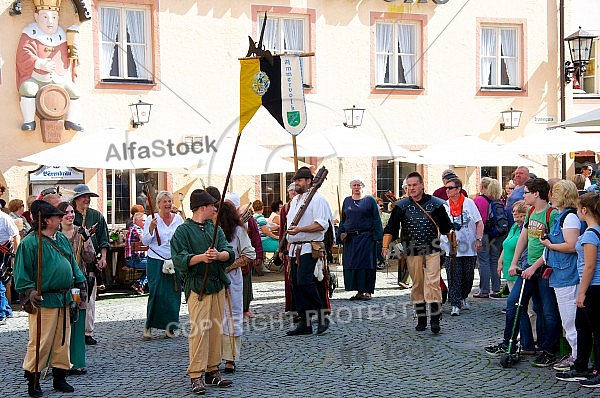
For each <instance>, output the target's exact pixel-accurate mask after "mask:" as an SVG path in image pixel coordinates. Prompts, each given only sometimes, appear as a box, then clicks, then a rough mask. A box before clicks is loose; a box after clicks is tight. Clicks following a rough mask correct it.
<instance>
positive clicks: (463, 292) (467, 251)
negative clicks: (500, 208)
mask: <svg viewBox="0 0 600 398" xmlns="http://www.w3.org/2000/svg"><path fill="white" fill-rule="evenodd" d="M462 185H463V184H462V181H461V180H460V179H458V178H453V179H451V180H449V181H448V182H446V185H445V187H446V192H447V193H448V200H447V201H446V204H445V207H446V211H447V213H448V216H449V217H450V221H451V222H452V226H453V229H454V231H455V232H456V243H457V246H456V255H452V258H451V256H450V247H449V244H448V239H447V238H446V237H442V242H443V243H444V245H445V246H446V264H445V265H446V273H447V275H448V300H449V301H450V305H451V306H452V310H451V312H450V315H452V316H458V315H460V310H461V309H463V310H468V309H470V308H469V304H468V303H467V300H466V299H467V297H469V294H470V293H471V288H472V287H473V279H474V278H475V263H476V261H477V252H478V251H479V250H480V249H481V245H482V238H483V222H482V221H481V214H479V210H478V209H477V206H476V205H475V202H474V201H473V200H472V199H470V198H467V197H465V196H464V195H463V194H461V192H460V190H461V188H462Z"/></svg>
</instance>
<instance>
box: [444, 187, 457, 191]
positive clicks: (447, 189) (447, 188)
mask: <svg viewBox="0 0 600 398" xmlns="http://www.w3.org/2000/svg"><path fill="white" fill-rule="evenodd" d="M445 188H446V191H449V190H451V189H456V188H458V187H445Z"/></svg>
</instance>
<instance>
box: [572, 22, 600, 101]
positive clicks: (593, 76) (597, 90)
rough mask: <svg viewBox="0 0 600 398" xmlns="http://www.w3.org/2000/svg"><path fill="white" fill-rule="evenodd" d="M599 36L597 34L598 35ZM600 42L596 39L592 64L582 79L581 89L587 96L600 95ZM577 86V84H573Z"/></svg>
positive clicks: (593, 45) (590, 63)
mask: <svg viewBox="0 0 600 398" xmlns="http://www.w3.org/2000/svg"><path fill="white" fill-rule="evenodd" d="M596 34H597V33H596ZM599 43H600V40H598V39H594V41H593V42H592V49H591V51H590V62H589V64H588V65H587V69H586V71H585V73H584V74H583V77H582V80H583V82H582V84H581V88H582V89H583V90H584V91H585V92H586V93H587V94H600V75H599V72H598V63H599V62H600V61H599V59H598V57H597V56H596V54H598V46H600V44H599ZM573 84H575V83H573Z"/></svg>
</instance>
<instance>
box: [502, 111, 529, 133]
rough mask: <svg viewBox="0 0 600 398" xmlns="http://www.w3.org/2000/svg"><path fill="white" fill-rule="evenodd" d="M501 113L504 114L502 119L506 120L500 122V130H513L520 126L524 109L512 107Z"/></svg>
mask: <svg viewBox="0 0 600 398" xmlns="http://www.w3.org/2000/svg"><path fill="white" fill-rule="evenodd" d="M500 113H501V114H502V120H504V122H502V123H500V131H504V130H512V129H516V128H517V127H519V123H521V114H522V113H523V111H518V110H516V109H513V108H510V109H509V110H507V111H503V112H500Z"/></svg>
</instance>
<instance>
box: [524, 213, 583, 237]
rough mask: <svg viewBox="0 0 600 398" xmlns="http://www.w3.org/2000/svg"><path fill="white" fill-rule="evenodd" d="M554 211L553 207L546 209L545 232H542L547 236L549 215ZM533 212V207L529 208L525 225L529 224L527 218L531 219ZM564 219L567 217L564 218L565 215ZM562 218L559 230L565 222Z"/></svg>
mask: <svg viewBox="0 0 600 398" xmlns="http://www.w3.org/2000/svg"><path fill="white" fill-rule="evenodd" d="M554 209H555V207H552V206H549V207H548V208H547V209H546V230H545V231H544V233H545V234H547V233H548V232H550V214H551V213H552V210H554ZM534 210H535V206H531V207H530V208H529V212H527V223H528V224H529V218H531V215H532V214H533V212H534ZM575 212H577V210H575ZM566 217H567V216H566V214H565V217H564V218H566ZM564 218H563V220H562V221H561V222H560V226H561V228H562V225H563V223H564V222H565V220H564Z"/></svg>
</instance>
